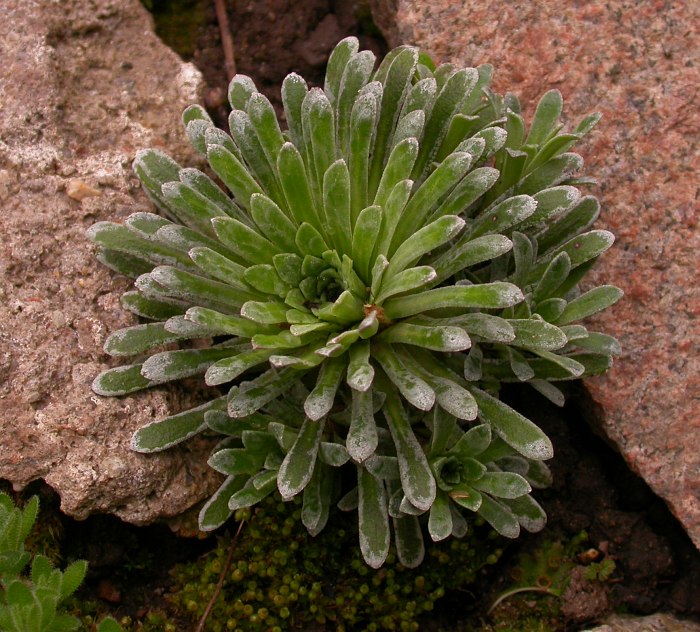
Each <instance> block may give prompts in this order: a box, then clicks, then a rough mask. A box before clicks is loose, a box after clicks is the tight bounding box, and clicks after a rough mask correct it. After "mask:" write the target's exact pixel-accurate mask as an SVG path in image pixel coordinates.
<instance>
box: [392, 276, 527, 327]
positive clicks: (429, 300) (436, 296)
mask: <svg viewBox="0 0 700 632" xmlns="http://www.w3.org/2000/svg"><path fill="white" fill-rule="evenodd" d="M522 300H523V295H522V292H521V291H520V289H519V288H518V287H517V286H515V285H512V284H510V283H503V282H496V283H483V284H481V285H469V286H466V285H460V286H453V287H442V288H437V289H434V290H427V291H425V292H421V293H420V294H415V295H411V296H406V297H399V298H391V299H389V300H388V301H387V302H386V303H385V304H384V314H385V315H386V317H387V318H389V319H391V320H396V319H398V318H406V317H407V316H413V315H414V314H420V313H421V312H427V311H432V310H436V309H440V308H443V307H460V308H469V307H480V308H483V309H499V308H500V309H502V308H505V307H511V306H512V305H516V304H517V303H519V302H520V301H522Z"/></svg>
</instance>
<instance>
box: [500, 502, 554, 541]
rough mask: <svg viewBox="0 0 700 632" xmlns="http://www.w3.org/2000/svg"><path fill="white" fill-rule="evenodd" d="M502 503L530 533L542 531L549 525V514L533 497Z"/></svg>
mask: <svg viewBox="0 0 700 632" xmlns="http://www.w3.org/2000/svg"><path fill="white" fill-rule="evenodd" d="M501 502H502V503H503V504H504V505H505V506H506V507H508V509H510V511H511V512H512V513H513V514H514V515H515V517H516V519H517V521H518V522H519V523H520V526H521V527H522V528H523V529H525V530H526V531H529V532H530V533H537V532H538V531H542V529H544V527H545V525H546V524H547V514H546V513H545V512H544V509H542V507H541V506H540V504H539V503H538V502H537V501H536V500H535V499H534V498H532V496H529V495H525V496H520V497H519V498H514V499H506V498H504V499H502V500H501Z"/></svg>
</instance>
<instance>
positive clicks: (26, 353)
mask: <svg viewBox="0 0 700 632" xmlns="http://www.w3.org/2000/svg"><path fill="white" fill-rule="evenodd" d="M2 17H3V19H2V20H1V21H0V58H1V59H2V60H3V63H2V64H1V65H0V101H1V103H2V117H0V207H1V208H2V217H1V218H0V478H4V479H7V480H9V481H11V482H12V483H13V484H14V485H15V487H17V488H21V487H23V486H24V485H26V484H27V483H28V482H30V481H32V480H34V479H37V478H43V479H44V480H45V481H46V482H47V483H48V484H49V485H51V486H52V487H53V488H54V489H55V490H56V491H57V492H58V493H59V494H60V496H61V501H62V509H63V510H64V511H65V512H66V513H68V514H70V515H73V516H75V517H78V518H82V517H85V516H87V515H88V514H90V513H93V512H110V513H113V514H116V515H118V516H120V517H121V518H123V519H125V520H128V521H130V522H134V523H144V522H148V521H151V520H153V519H154V518H156V517H160V516H172V515H175V514H178V513H181V512H183V511H185V510H186V509H187V508H189V507H190V506H192V505H193V504H194V503H196V502H197V501H199V500H200V499H201V498H202V497H203V496H204V495H206V494H207V493H208V492H211V491H212V490H213V488H214V485H215V484H216V480H215V478H214V475H213V473H212V472H211V471H210V470H209V468H208V467H207V466H206V463H205V458H204V453H205V451H206V450H207V445H206V444H205V442H200V443H197V442H194V443H191V444H189V445H188V447H187V448H183V449H181V450H175V451H168V452H167V453H166V454H163V455H154V456H142V455H138V454H136V453H134V452H132V451H131V450H130V449H129V439H130V436H131V434H132V432H133V431H134V430H135V429H136V428H138V427H140V426H142V425H143V424H145V423H147V422H148V421H150V420H153V419H156V418H160V417H162V416H165V415H167V414H170V413H172V412H176V411H178V410H180V409H181V408H183V407H185V405H187V403H188V398H190V397H192V396H191V395H186V394H184V392H183V391H177V390H174V389H169V390H166V389H156V390H153V391H151V392H150V393H148V394H145V395H143V394H140V395H138V397H126V398H122V399H107V398H100V397H97V396H95V395H93V394H92V392H91V390H90V383H91V381H92V380H93V378H94V377H95V375H96V374H97V373H99V372H100V371H101V370H103V369H104V368H106V367H107V366H108V358H107V356H106V355H105V354H104V353H102V351H101V348H102V343H103V342H104V340H105V338H106V336H107V335H108V334H109V333H111V332H113V331H115V330H116V329H118V328H120V327H122V326H126V325H129V324H134V323H135V319H134V318H133V317H130V316H129V315H126V314H125V312H124V311H123V310H122V309H121V308H120V306H119V297H120V295H121V293H122V292H123V291H124V290H125V289H126V287H127V285H128V283H129V281H128V280H126V279H124V278H122V277H118V276H117V275H115V274H113V273H111V272H110V271H109V270H107V269H106V268H104V267H103V266H102V265H100V264H99V263H98V262H97V261H96V259H95V258H94V256H93V253H92V248H91V247H90V245H89V243H88V241H87V239H86V238H85V235H84V233H85V230H86V229H87V228H88V227H89V226H90V225H91V224H93V223H94V222H96V221H99V220H120V219H123V218H124V217H125V216H126V215H128V214H129V213H131V212H134V211H137V210H150V209H151V206H150V204H149V203H148V202H147V200H146V198H145V196H144V195H143V193H142V192H141V191H140V189H139V184H138V181H137V180H136V178H135V176H134V175H133V173H132V171H131V162H132V160H133V157H134V154H135V152H136V151H137V150H138V149H140V148H142V147H149V146H151V147H165V148H167V150H168V152H170V153H171V154H173V155H174V156H175V157H176V158H177V159H180V160H181V161H187V160H191V159H192V155H191V153H190V150H189V148H188V147H187V146H186V145H185V142H184V133H183V131H182V129H181V127H180V125H179V116H180V113H181V111H182V109H183V108H184V107H185V106H186V105H188V104H189V103H192V102H195V101H197V100H198V96H199V91H200V86H201V78H200V75H199V72H198V71H197V70H196V69H195V68H194V67H193V66H192V65H190V64H184V63H183V62H182V61H181V60H180V59H179V58H178V57H177V56H176V55H175V54H174V53H172V52H171V51H170V50H169V49H168V48H166V47H165V46H164V45H163V44H162V43H161V42H160V40H158V38H157V37H156V36H155V35H154V33H153V28H152V24H151V21H150V17H149V16H148V14H147V13H146V11H145V10H144V9H143V7H142V6H141V3H140V2H139V1H138V0H53V1H51V0H3V2H2Z"/></svg>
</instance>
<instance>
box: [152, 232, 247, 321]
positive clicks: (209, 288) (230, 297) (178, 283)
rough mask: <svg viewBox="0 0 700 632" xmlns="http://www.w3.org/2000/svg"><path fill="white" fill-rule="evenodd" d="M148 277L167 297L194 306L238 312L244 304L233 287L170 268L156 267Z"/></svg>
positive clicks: (240, 294) (241, 296)
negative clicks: (163, 290) (218, 307)
mask: <svg viewBox="0 0 700 632" xmlns="http://www.w3.org/2000/svg"><path fill="white" fill-rule="evenodd" d="M231 221H235V220H231ZM149 276H150V277H151V279H152V280H153V281H155V282H156V283H158V284H159V285H161V286H163V287H164V288H167V292H168V294H169V295H172V296H173V297H174V298H177V299H180V300H184V301H188V302H190V303H194V304H195V305H206V306H222V307H224V308H229V309H233V310H235V311H238V310H239V309H240V308H241V305H243V303H244V302H245V296H244V295H242V293H241V292H240V291H239V290H238V289H237V288H235V287H232V286H230V285H228V284H226V283H221V282H219V281H212V280H211V279H208V278H206V277H203V276H200V275H198V274H192V273H190V272H185V271H184V270H178V269H177V268H172V267H170V266H158V267H157V268H154V269H153V271H152V272H151V273H150V275H149Z"/></svg>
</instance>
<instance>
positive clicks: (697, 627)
mask: <svg viewBox="0 0 700 632" xmlns="http://www.w3.org/2000/svg"><path fill="white" fill-rule="evenodd" d="M587 632H700V623H693V622H692V621H682V620H680V619H676V618H675V617H673V616H672V615H670V614H654V615H651V616H648V617H630V616H620V615H613V616H611V617H609V618H608V619H606V620H605V621H604V622H603V623H602V624H601V625H599V626H596V627H595V628H590V629H588V631H587Z"/></svg>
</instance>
